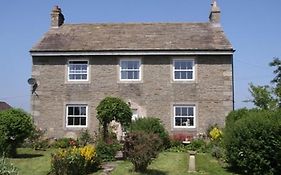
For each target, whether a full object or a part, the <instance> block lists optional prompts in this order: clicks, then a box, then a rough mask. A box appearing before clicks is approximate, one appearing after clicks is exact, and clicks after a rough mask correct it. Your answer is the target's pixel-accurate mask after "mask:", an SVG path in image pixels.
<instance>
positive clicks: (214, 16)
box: [209, 0, 221, 23]
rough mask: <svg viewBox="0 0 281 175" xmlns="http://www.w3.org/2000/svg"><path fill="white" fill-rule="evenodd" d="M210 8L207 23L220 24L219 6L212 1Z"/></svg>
mask: <svg viewBox="0 0 281 175" xmlns="http://www.w3.org/2000/svg"><path fill="white" fill-rule="evenodd" d="M211 6H212V8H211V13H210V16H209V21H210V22H211V23H220V18H221V11H220V8H219V6H218V5H217V1H216V0H213V2H212V4H211Z"/></svg>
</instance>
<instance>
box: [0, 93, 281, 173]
mask: <svg viewBox="0 0 281 175" xmlns="http://www.w3.org/2000/svg"><path fill="white" fill-rule="evenodd" d="M280 115H281V111H280V110H279V109H276V110H263V109H251V110H248V109H240V110H236V111H233V112H231V113H230V114H229V115H228V116H227V118H226V125H225V128H220V127H219V126H217V125H212V126H210V127H209V129H208V130H207V131H206V133H202V134H199V135H197V136H192V135H188V134H185V133H181V134H180V133H179V134H174V135H169V134H168V132H167V131H166V130H165V128H164V126H163V124H162V122H161V120H160V119H157V118H154V117H145V118H140V119H137V120H135V121H131V116H132V112H131V110H130V108H129V106H128V105H127V104H126V103H125V102H124V101H122V100H121V99H119V98H115V97H107V98H105V99H104V100H102V101H101V102H100V104H99V105H98V107H97V118H98V120H99V122H100V126H102V127H101V129H100V131H99V132H98V133H90V132H89V131H88V130H82V131H81V133H80V134H79V136H78V137H77V138H75V139H74V138H60V139H56V140H54V139H48V138H46V137H45V135H44V131H43V130H41V129H38V128H36V127H35V126H34V124H33V122H32V118H31V116H30V115H29V114H27V113H26V112H24V111H22V110H19V109H10V110H6V111H3V112H0V133H1V135H0V152H1V154H2V156H1V161H0V174H3V175H19V174H20V175H27V174H28V175H30V174H36V175H47V174H48V175H86V174H92V175H102V174H113V175H118V174H123V175H143V174H148V175H170V174H171V175H172V174H173V175H182V174H212V175H215V174H220V175H221V174H222V175H224V174H225V175H228V174H257V175H259V174H261V175H262V174H271V175H275V174H278V173H279V172H281V118H280ZM113 120H114V121H117V122H119V123H121V125H122V126H123V127H124V128H125V129H126V135H125V137H124V138H123V139H122V140H117V137H116V135H115V134H114V132H113V131H112V129H111V128H110V127H109V126H110V122H111V121H113ZM183 141H188V144H183ZM190 151H196V164H195V165H196V171H195V172H188V164H189V152H190ZM119 154H121V155H122V156H116V155H119Z"/></svg>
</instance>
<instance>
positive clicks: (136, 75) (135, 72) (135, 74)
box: [134, 71, 139, 79]
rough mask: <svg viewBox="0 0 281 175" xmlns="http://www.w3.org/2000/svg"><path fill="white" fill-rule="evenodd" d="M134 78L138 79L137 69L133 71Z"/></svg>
mask: <svg viewBox="0 0 281 175" xmlns="http://www.w3.org/2000/svg"><path fill="white" fill-rule="evenodd" d="M134 79H139V71H134Z"/></svg>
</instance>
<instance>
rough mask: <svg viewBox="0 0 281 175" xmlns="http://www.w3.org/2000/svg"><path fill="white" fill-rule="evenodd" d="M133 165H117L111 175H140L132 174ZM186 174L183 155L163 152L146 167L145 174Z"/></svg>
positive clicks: (125, 162) (185, 159) (137, 174)
mask: <svg viewBox="0 0 281 175" xmlns="http://www.w3.org/2000/svg"><path fill="white" fill-rule="evenodd" d="M132 170H133V165H132V164H131V163H130V162H128V161H123V162H120V163H119V164H118V166H117V167H116V169H115V170H114V171H113V172H112V175H119V174H122V175H141V173H135V172H132ZM186 172H187V158H186V154H184V153H172V152H163V153H161V154H160V155H159V157H158V158H157V159H156V160H155V161H154V162H153V163H152V164H151V165H150V166H149V167H148V171H147V173H146V174H149V175H168V174H173V175H182V174H185V173H186Z"/></svg>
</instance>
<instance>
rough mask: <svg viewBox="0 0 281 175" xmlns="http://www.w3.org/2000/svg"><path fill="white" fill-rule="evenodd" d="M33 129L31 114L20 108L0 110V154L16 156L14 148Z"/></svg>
mask: <svg viewBox="0 0 281 175" xmlns="http://www.w3.org/2000/svg"><path fill="white" fill-rule="evenodd" d="M33 130H34V125H33V122H32V119H31V116H30V115H29V114H27V113H26V112H24V111H23V110H20V109H9V110H5V111H2V112H0V154H1V155H2V154H3V153H4V154H6V156H9V157H14V156H16V153H17V152H16V148H17V147H18V146H19V145H20V144H22V143H23V142H24V140H25V139H26V138H28V137H29V136H30V134H31V133H32V131H33Z"/></svg>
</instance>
